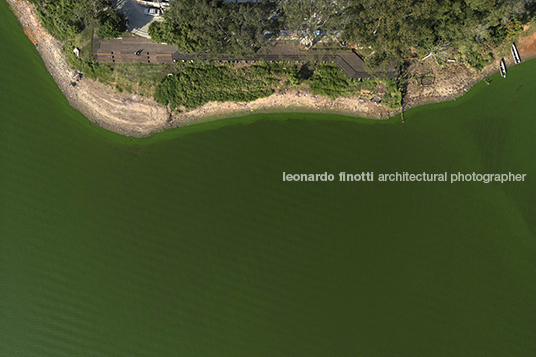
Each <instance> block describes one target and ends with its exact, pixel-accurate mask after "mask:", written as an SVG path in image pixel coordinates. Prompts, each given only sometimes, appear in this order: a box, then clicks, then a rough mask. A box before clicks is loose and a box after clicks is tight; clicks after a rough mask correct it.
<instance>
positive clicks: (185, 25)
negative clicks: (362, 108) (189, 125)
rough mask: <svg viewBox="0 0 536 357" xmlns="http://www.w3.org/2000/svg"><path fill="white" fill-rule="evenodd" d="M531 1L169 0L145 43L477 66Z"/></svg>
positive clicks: (372, 61)
mask: <svg viewBox="0 0 536 357" xmlns="http://www.w3.org/2000/svg"><path fill="white" fill-rule="evenodd" d="M535 3H536V1H535V0H277V1H270V0H260V1H258V2H246V3H237V2H229V1H223V0H172V1H171V2H170V7H169V10H168V11H166V12H165V13H164V18H165V21H164V22H161V23H153V24H152V25H151V28H150V32H149V33H150V35H151V36H152V38H153V39H155V40H156V41H159V42H167V43H174V44H176V45H177V46H178V47H179V50H182V51H188V52H191V53H206V52H211V53H217V54H221V53H226V54H237V53H250V52H251V51H254V50H255V49H257V48H258V47H260V46H262V45H263V44H264V43H265V42H266V41H267V40H268V39H269V38H270V37H276V36H279V32H280V31H281V30H283V34H292V35H293V36H296V37H309V38H311V39H312V40H314V38H315V37H317V38H318V37H319V36H320V37H322V38H325V37H324V36H326V35H329V38H330V39H335V40H336V41H339V42H340V43H341V44H347V43H348V44H351V45H353V46H354V47H357V48H366V49H369V48H370V50H371V51H370V52H372V53H373V54H372V55H371V57H370V58H369V59H368V62H369V64H370V66H376V65H379V64H381V63H384V62H385V61H392V60H397V59H403V58H407V57H413V56H417V57H419V56H422V57H424V56H426V55H428V54H434V55H437V56H439V57H441V56H443V57H445V56H446V53H447V52H448V51H449V50H455V51H459V52H460V53H462V54H464V55H466V57H467V59H468V60H469V61H473V62H478V61H480V60H482V59H483V58H485V57H486V56H487V55H488V54H489V52H490V51H491V49H493V48H494V46H496V45H497V44H498V43H499V42H501V41H503V40H504V39H505V38H506V37H508V36H510V35H512V34H513V33H514V34H515V33H516V31H519V29H520V24H521V23H522V22H524V21H527V20H528V19H529V17H530V16H531V15H532V14H531V11H532V9H533V8H534V4H535Z"/></svg>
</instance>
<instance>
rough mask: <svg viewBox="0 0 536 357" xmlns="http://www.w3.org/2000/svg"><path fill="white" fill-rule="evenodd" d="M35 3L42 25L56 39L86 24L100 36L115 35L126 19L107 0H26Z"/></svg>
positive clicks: (118, 33)
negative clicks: (93, 28)
mask: <svg viewBox="0 0 536 357" xmlns="http://www.w3.org/2000/svg"><path fill="white" fill-rule="evenodd" d="M29 1H30V2H31V3H33V4H34V5H35V6H36V10H37V14H38V16H39V19H40V20H41V23H42V24H43V26H44V27H45V28H46V29H47V30H48V31H49V32H50V33H51V34H52V35H53V36H54V37H55V38H57V39H58V40H61V41H65V40H68V39H74V38H75V37H76V35H77V34H79V33H80V32H81V31H82V30H84V29H85V28H87V27H95V28H96V29H97V35H98V36H99V37H101V38H114V37H117V36H119V35H120V33H121V32H122V31H124V30H125V22H124V20H123V19H122V18H121V16H120V15H119V14H118V12H117V11H116V10H115V9H114V8H113V7H112V4H111V2H110V0H29Z"/></svg>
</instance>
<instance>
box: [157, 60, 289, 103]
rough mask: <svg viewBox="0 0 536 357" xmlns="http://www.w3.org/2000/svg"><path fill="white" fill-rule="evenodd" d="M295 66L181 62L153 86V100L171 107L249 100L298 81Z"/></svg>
mask: <svg viewBox="0 0 536 357" xmlns="http://www.w3.org/2000/svg"><path fill="white" fill-rule="evenodd" d="M298 76H299V74H298V68H297V67H296V66H295V65H286V64H284V63H282V62H278V63H259V64H256V65H253V66H246V67H242V68H234V67H233V66H232V65H229V64H224V65H222V64H218V63H214V62H199V63H187V64H184V63H180V64H178V65H177V67H176V70H175V72H174V73H172V74H170V75H169V76H166V77H165V78H164V79H163V80H162V81H161V82H160V83H159V84H158V85H157V87H156V91H155V99H156V100H157V101H158V102H159V103H161V104H163V105H167V104H170V105H171V107H172V108H181V107H182V108H185V109H191V108H195V107H198V106H200V105H203V104H204V103H207V102H210V101H218V102H226V101H235V102H242V101H252V100H255V99H258V98H262V97H267V96H269V95H270V94H272V93H274V92H275V91H277V90H279V89H281V88H284V87H288V86H291V85H296V84H299V79H298Z"/></svg>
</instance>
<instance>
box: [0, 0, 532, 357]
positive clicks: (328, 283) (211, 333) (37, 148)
mask: <svg viewBox="0 0 536 357" xmlns="http://www.w3.org/2000/svg"><path fill="white" fill-rule="evenodd" d="M0 13H1V15H2V20H1V21H0V34H1V35H0V43H1V46H0V356H106V357H107V356H533V355H534V351H536V339H534V333H535V332H536V304H535V302H536V241H535V238H536V208H535V207H536V206H535V205H534V202H535V201H536V181H535V179H536V165H535V164H534V158H535V157H536V146H535V145H534V137H536V115H535V113H536V104H535V103H534V101H533V100H532V98H533V94H534V93H535V92H536V62H535V61H531V62H527V63H524V64H522V65H520V66H517V67H515V68H512V69H510V70H509V72H508V79H506V80H503V79H502V78H500V77H499V76H497V75H495V76H494V77H493V78H492V83H491V85H489V86H486V85H482V84H480V85H477V86H476V88H475V89H474V90H472V91H471V92H470V93H469V94H468V95H466V96H465V97H463V98H461V99H458V100H457V101H456V102H450V103H444V104H440V105H434V106H426V107H420V108H417V109H415V110H412V111H410V112H408V113H407V114H406V124H404V125H402V124H400V123H399V120H397V119H395V120H392V121H390V122H388V123H381V124H378V123H375V122H372V121H365V120H362V121H358V120H354V119H351V118H345V117H339V116H334V115H313V114H277V115H275V114H274V115H256V116H250V117H247V118H235V119H231V120H224V121H219V122H214V123H207V124H201V125H196V126H193V127H189V128H183V129H178V130H173V131H169V132H166V133H162V134H158V135H155V136H153V137H152V138H150V139H146V140H132V139H130V138H124V137H121V136H119V135H116V134H113V133H109V132H107V131H105V130H103V129H100V128H98V127H95V126H93V125H91V124H89V122H88V121H87V120H86V119H85V118H84V117H83V116H82V115H81V114H80V113H78V112H76V111H75V110H73V109H72V108H71V107H70V106H69V105H68V103H67V101H66V100H65V98H64V97H63V95H62V94H61V92H60V91H59V90H58V88H57V87H56V86H55V84H54V82H53V80H52V79H51V77H50V76H49V75H48V73H47V72H46V69H45V68H44V66H43V64H42V61H41V59H40V58H39V56H38V55H37V54H36V52H35V49H34V48H33V46H32V45H31V43H30V42H29V41H28V40H27V39H26V38H25V36H24V34H23V33H22V31H21V29H20V27H19V26H18V25H17V23H16V20H15V18H14V17H13V16H12V15H10V13H9V10H8V8H7V5H6V3H5V2H4V1H3V0H2V1H0ZM242 124H247V125H242ZM283 171H285V172H292V173H322V172H325V171H327V172H330V173H334V174H336V173H338V172H340V171H346V172H352V173H358V172H361V171H373V172H375V173H376V174H378V173H382V172H385V173H393V172H396V171H398V172H403V171H408V172H414V173H418V172H422V171H426V172H429V173H441V172H445V171H447V172H449V173H454V172H458V171H460V172H464V173H472V172H473V171H476V172H491V173H504V172H509V171H511V172H516V173H525V174H527V175H528V176H527V179H526V181H525V182H519V183H505V184H500V183H490V184H483V183H473V182H471V183H461V184H450V183H448V182H447V183H439V182H435V183H422V182H421V183H417V182H413V183H409V182H408V183H381V182H361V183H355V182H354V183H338V182H318V183H310V182H309V183H298V182H282V172H283Z"/></svg>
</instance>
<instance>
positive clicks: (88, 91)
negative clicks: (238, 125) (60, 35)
mask: <svg viewBox="0 0 536 357" xmlns="http://www.w3.org/2000/svg"><path fill="white" fill-rule="evenodd" d="M7 3H8V4H9V5H10V7H11V10H12V11H13V13H14V14H15V16H17V18H18V20H19V23H20V24H21V26H22V28H23V30H24V32H25V34H26V35H27V37H28V38H29V39H30V41H31V42H32V43H34V45H35V46H36V50H37V52H38V53H39V55H40V56H41V58H42V60H43V62H44V64H45V66H46V68H47V70H48V72H49V73H50V75H51V76H52V78H54V81H55V82H56V84H57V85H58V87H59V88H60V90H61V91H62V93H63V94H64V95H65V97H66V98H67V100H68V102H69V104H70V105H71V106H72V107H74V108H75V109H77V110H78V111H80V112H81V113H82V114H83V115H84V116H85V117H86V118H88V120H89V121H91V122H92V123H93V124H96V125H98V126H100V127H103V128H105V129H107V130H110V131H113V132H116V133H119V134H122V135H125V136H131V137H137V138H143V137H148V136H151V135H152V134H155V133H157V132H161V131H164V130H167V129H172V128H177V127H183V126H188V125H190V124H196V123H198V122H207V121H213V120H218V119H224V118H230V117H239V116H245V115H248V114H253V113H256V114H258V113H270V112H280V113H281V112H291V113H292V112H297V110H298V109H299V112H304V113H306V112H315V113H331V114H343V115H347V116H354V117H361V118H368V119H371V120H385V119H389V118H391V117H393V116H396V115H398V114H400V113H401V112H402V109H403V110H407V109H410V108H414V107H417V106H420V105H424V104H429V103H437V102H443V101H448V100H452V99H454V98H458V97H460V96H462V95H463V94H465V93H466V92H467V91H468V90H469V89H470V88H471V87H472V86H473V85H475V84H476V83H478V82H480V81H481V80H483V79H484V78H486V77H487V76H489V75H490V74H491V73H494V72H497V66H496V64H495V62H497V63H498V61H499V59H497V60H496V61H495V62H494V63H493V64H490V65H488V66H486V67H485V68H484V69H483V70H482V71H481V72H479V73H477V72H474V71H471V70H469V69H467V68H466V67H463V71H462V72H461V73H459V74H458V73H456V75H455V76H450V77H449V76H447V77H445V78H443V79H442V80H440V81H438V82H437V83H434V85H432V86H422V85H418V84H417V83H414V82H415V81H416V80H414V81H413V82H412V81H411V79H410V80H409V81H408V82H409V83H408V87H407V93H406V96H405V98H404V104H403V106H402V108H397V109H388V108H386V107H383V106H376V105H375V104H373V103H370V102H368V101H367V102H365V103H359V102H358V98H344V97H342V98H337V99H329V98H327V97H323V96H319V95H313V94H311V93H308V92H304V91H303V90H300V89H297V88H296V89H289V90H287V91H286V92H285V93H274V94H272V95H270V96H269V97H266V98H259V99H257V100H254V101H251V102H223V103H220V102H209V103H206V104H204V105H202V106H200V107H198V108H195V109H192V110H189V111H186V112H182V113H177V112H171V111H170V110H169V108H167V107H165V106H163V105H161V104H159V103H157V102H156V101H154V99H152V98H147V97H142V96H139V95H131V94H126V93H118V92H116V91H115V90H113V89H112V88H110V87H108V86H106V85H104V84H102V83H99V82H98V81H96V80H91V79H89V78H86V77H85V76H84V77H83V78H82V79H81V80H79V81H78V82H77V84H76V86H72V85H71V82H73V78H74V76H75V75H76V73H77V71H76V70H74V69H72V68H71V67H70V66H69V65H68V64H67V61H66V59H65V55H64V54H63V52H62V43H61V42H60V41H58V40H56V39H55V38H54V37H52V35H50V34H49V33H48V31H47V30H46V29H45V28H43V27H42V26H41V23H40V21H39V19H38V17H37V13H36V11H35V7H34V5H33V4H30V3H29V2H27V1H25V0H19V1H17V0H7ZM532 37H535V36H532ZM534 42H536V37H535V38H534ZM520 53H521V56H522V58H524V59H528V58H529V57H534V53H531V54H526V53H523V51H522V50H520ZM416 65H417V66H418V65H422V63H420V62H419V63H416ZM412 66H413V65H412ZM454 66H456V65H454ZM459 67H460V68H461V66H459ZM410 68H411V67H410ZM203 119H206V120H203Z"/></svg>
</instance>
